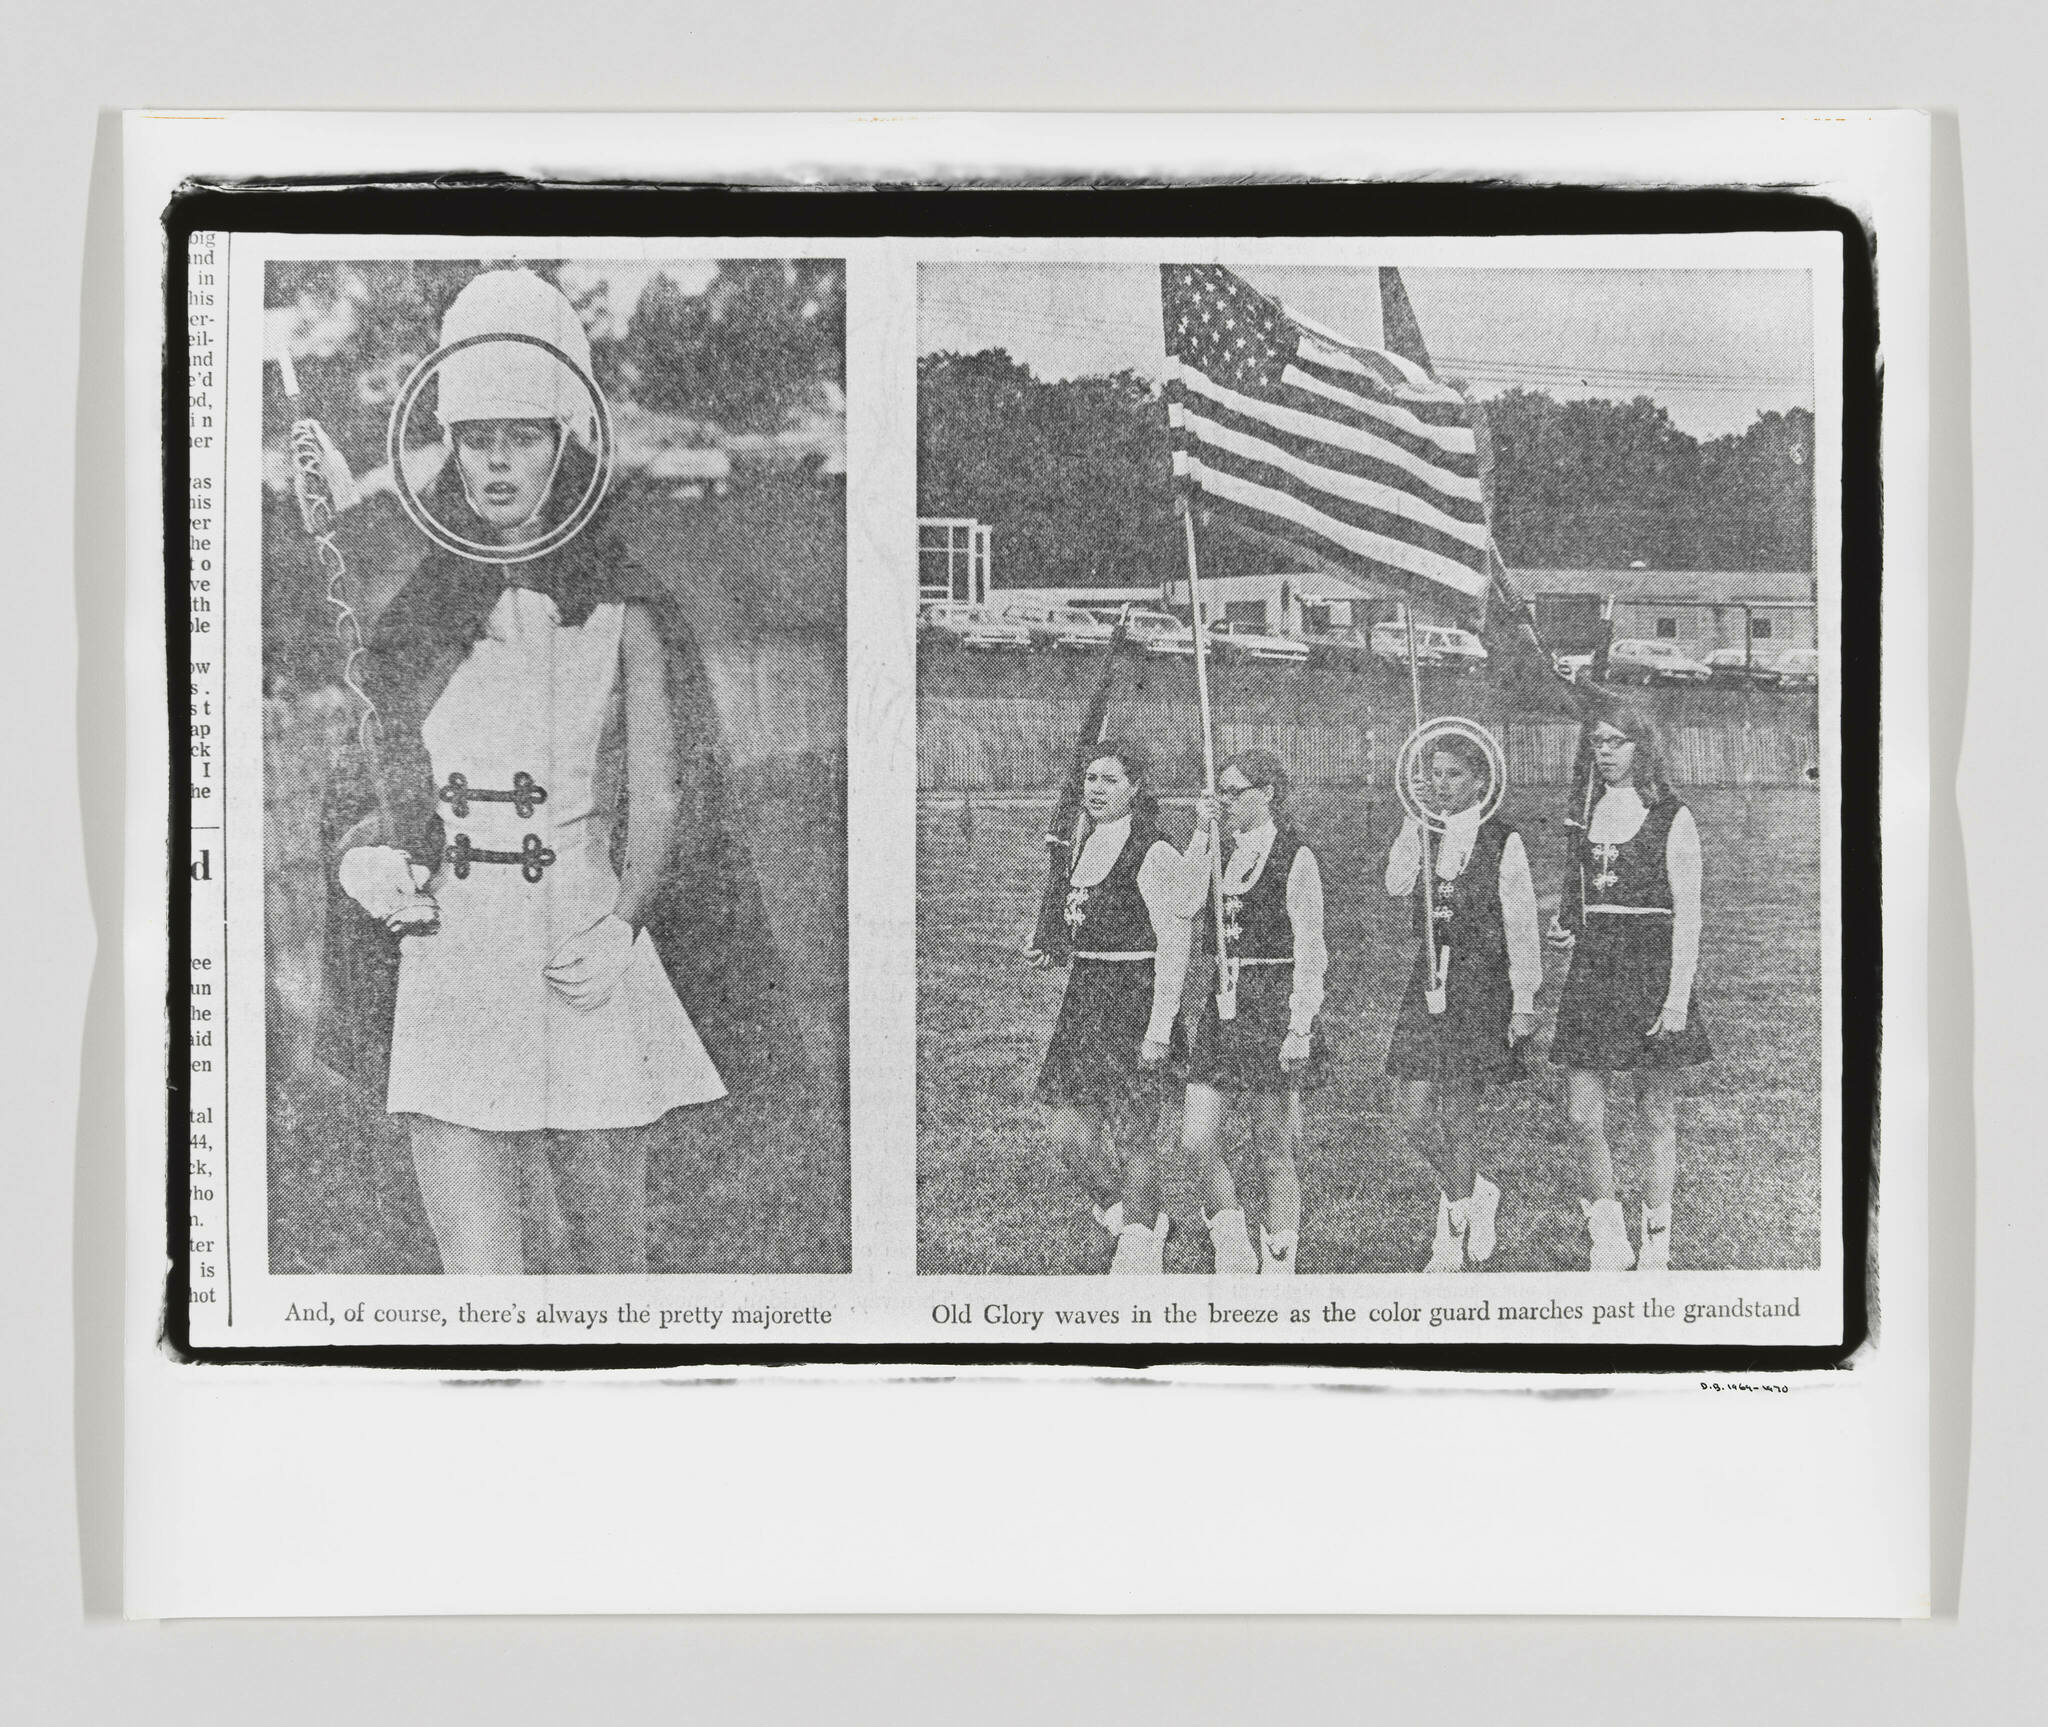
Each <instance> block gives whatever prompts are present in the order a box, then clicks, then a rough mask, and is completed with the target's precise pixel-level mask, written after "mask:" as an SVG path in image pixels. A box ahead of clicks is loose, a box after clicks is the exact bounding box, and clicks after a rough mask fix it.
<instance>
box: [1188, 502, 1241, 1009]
mask: <svg viewBox="0 0 2048 1727" xmlns="http://www.w3.org/2000/svg"><path fill="white" fill-rule="evenodd" d="M1180 525H1181V531H1182V533H1183V535H1184V536H1185V538H1186V540H1187V548H1188V609H1189V612H1190V613H1191V614H1192V616H1193V618H1194V625H1195V697H1196V700H1197V702H1198V703H1199V705H1200V707H1201V710H1202V789H1203V790H1204V791H1206V792H1207V793H1208V794H1209V796H1210V797H1211V798H1212V799H1213V798H1214V797H1215V795H1216V735H1215V727H1214V724H1213V721H1212V719H1211V716H1210V710H1209V651H1208V627H1207V625H1206V624H1205V622H1204V621H1203V616H1204V614H1203V608H1202V572H1201V566H1200V565H1199V564H1198V563H1197V562H1196V559H1195V507H1194V502H1193V500H1192V499H1190V498H1188V497H1186V496H1183V497H1182V498H1181V500H1180ZM1209 909H1210V912H1211V914H1212V915H1213V916H1214V918H1215V920H1216V1017H1217V1018H1218V1019H1235V1018H1236V1017H1237V989H1236V987H1235V986H1234V985H1233V984H1232V982H1231V977H1230V947H1229V941H1228V934H1227V931H1226V930H1225V928H1224V921H1223V834H1222V832H1221V830H1220V829H1218V830H1217V831H1215V832H1213V833H1212V834H1211V835H1210V836H1209Z"/></svg>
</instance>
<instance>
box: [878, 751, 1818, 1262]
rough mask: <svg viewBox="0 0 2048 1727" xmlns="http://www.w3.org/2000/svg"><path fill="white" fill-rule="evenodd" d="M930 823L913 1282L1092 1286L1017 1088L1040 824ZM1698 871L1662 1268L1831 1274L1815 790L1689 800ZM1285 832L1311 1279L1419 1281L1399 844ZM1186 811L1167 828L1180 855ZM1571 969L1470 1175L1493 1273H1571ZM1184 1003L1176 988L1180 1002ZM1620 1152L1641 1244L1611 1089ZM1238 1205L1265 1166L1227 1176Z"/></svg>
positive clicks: (1557, 977)
mask: <svg viewBox="0 0 2048 1727" xmlns="http://www.w3.org/2000/svg"><path fill="white" fill-rule="evenodd" d="M1049 801H1050V800H1049V799H1047V800H1039V801H1033V802H1031V803H1029V804H1028V805H1023V804H1014V803H1006V804H1002V805H991V804H987V803H984V802H982V801H979V800H977V801H975V802H974V803H973V804H972V805H971V806H970V807H969V809H967V810H965V811H963V808H962V804H961V800H960V799H959V798H958V797H957V796H956V797H951V798H943V799H941V798H933V799H928V800H927V802H926V806H925V807H924V809H923V810H922V811H921V815H920V824H919V888H918V909H919V919H918V979H919V989H918V1269H919V1270H920V1271H922V1272H926V1273H960V1274H975V1273H983V1274H994V1273H1002V1274H1012V1275H1016V1274H1034V1273H1036V1274H1071V1273H1080V1272H1095V1271H1101V1270H1103V1269H1104V1268H1105V1267H1106V1265H1107V1263H1108V1259H1109V1238H1108V1237H1107V1236H1106V1235H1104V1233H1103V1232H1102V1231H1101V1230H1100V1229H1099V1228H1098V1227H1097V1226H1096V1225H1095V1223H1094V1222H1093V1220H1092V1219H1091V1218H1090V1217H1089V1215H1088V1209H1087V1206H1086V1204H1085V1203H1084V1202H1083V1200H1082V1197H1081V1195H1080V1193H1079V1192H1078V1191H1077V1190H1076V1188H1075V1187H1074V1185H1073V1183H1072V1182H1071V1180H1070V1179H1069V1178H1068V1176H1067V1174H1066V1171H1065V1168H1064V1166H1063V1165H1062V1164H1061V1162H1060V1160H1059V1157H1058V1154H1057V1153H1056V1151H1055V1150H1054V1149H1053V1146H1052V1144H1051V1141H1050V1140H1049V1138H1048V1137H1047V1136H1046V1134H1045V1131H1044V1128H1043V1125H1042V1123H1041V1121H1040V1119H1039V1111H1038V1109H1037V1106H1036V1105H1035V1103H1034V1102H1033V1101H1032V1096H1031V1089H1032V1085H1033V1083H1034V1081H1035V1080H1036V1078H1037V1074H1038V1064H1039V1061H1040V1058H1041V1057H1042V1056H1043V1054H1044V1050H1045V1043H1046V1039H1047V1038H1048V1036H1049V1035H1050V1033H1051V1028H1052V1021H1053V1016H1054V1013H1055V1012H1056V1010H1057V1008H1058V1004H1059V994H1060V990H1061V989H1062V987H1063V986H1064V983H1065V973H1064V972H1054V973H1051V974H1049V975H1047V974H1039V973H1035V972H1033V971H1032V970H1031V969H1030V968H1029V967H1028V966H1026V965H1025V964H1024V962H1023V960H1022V959H1021V958H1020V957H1019V949H1020V948H1021V947H1022V945H1023V940H1024V937H1025V936H1026V935H1027V934H1028V933H1029V927H1030V921H1031V917H1032V914H1033V912H1034V911H1035V908H1036V904H1037V895H1038V892H1039V889H1040V886H1041V884H1042V882H1043V872H1044V863H1043V855H1044V847H1043V843H1042V840H1041V838H1040V836H1041V835H1042V833H1043V831H1044V826H1043V824H1044V820H1045V807H1044V806H1045V804H1046V803H1047V802H1049ZM1687 801H1688V802H1689V803H1690V804H1691V805H1692V807H1693V810H1694V812H1695V814H1696V815H1697V817H1698V820H1699V823H1700V830H1701V836H1702V839H1703V842H1704V846H1705V854H1706V885H1705V899H1706V918H1705V925H1706V927H1705V935H1704V940H1703V943H1702V953H1701V959H1700V972H1699V985H1698V1002H1699V1007H1700V1011H1701V1012H1702V1013H1703V1015H1704V1017H1705V1020H1706V1023H1707V1027H1708V1030H1709V1033H1710V1035H1711V1037H1712V1039H1713V1043H1714V1049H1715V1059H1714V1061H1713V1062H1712V1063H1711V1064H1710V1065H1708V1066H1706V1067H1704V1068H1701V1069H1696V1070H1694V1072H1693V1073H1692V1074H1691V1075H1689V1076H1688V1078H1687V1080H1686V1081H1685V1088H1684V1095H1683V1097H1682V1099H1681V1101H1680V1105H1679V1170H1678V1193H1677V1202H1676V1207H1675V1211H1674V1218H1673V1225H1672V1233H1673V1249H1672V1263H1673V1265H1674V1266H1677V1267H1684V1268H1700V1267H1712V1268H1743V1269H1760V1268H1797V1267H1809V1266H1817V1265H1818V1264H1819V1263H1820V1171H1821V1146H1820V1126H1821V1122H1820V1087H1821V1071H1820V1061H1821V1045H1820V909H1819V908H1820V859H1819V819H1820V811H1819V799H1818V797H1817V795H1816V793H1815V792H1813V791H1812V790H1811V789H1808V788H1804V787H1790V788H1787V787H1774V788H1770V789H1767V790H1755V791H1750V792H1741V791H1700V792H1693V793H1688V794H1687ZM1296 804H1297V809H1296V815H1297V820H1298V822H1299V825H1300V827H1301V829H1302V832H1303V834H1304V836H1305V837H1306V838H1307V840H1308V841H1309V843H1310V844H1311V845H1312V846H1314V848H1315V849H1316V851H1317V852H1318V854H1319V855H1320V858H1321V862H1322V865H1323V876H1324V883H1325V893H1326V899H1327V906H1328V929H1327V934H1328V940H1329V947H1330V956H1331V959H1330V974H1329V980H1328V999H1327V1002H1326V1005H1325V1007H1324V1010H1323V1020H1322V1024H1323V1030H1324V1035H1325V1038H1326V1039H1327V1041H1328V1043H1329V1045H1330V1053H1331V1056H1332V1073H1331V1083H1330V1084H1329V1086H1328V1087H1327V1088H1325V1089H1324V1090H1322V1091H1320V1092H1318V1093H1315V1094H1313V1095H1312V1096H1311V1097H1310V1099H1309V1100H1308V1103H1307V1112H1306V1113H1307V1133H1306V1139H1305V1143H1304V1146H1303V1150H1302V1156H1301V1166H1300V1173H1301V1180H1302V1195H1303V1214H1304V1223H1303V1231H1302V1242H1301V1258H1300V1267H1301V1270H1302V1271H1303V1272H1304V1273H1310V1274H1313V1273H1319V1272H1320V1273H1331V1272H1397V1271H1416V1270H1419V1269H1420V1268H1421V1266H1422V1263H1423V1261H1424V1260H1425V1259H1427V1258H1428V1256H1429V1242H1430V1234H1431V1230H1432V1228H1433V1225H1434V1218H1435V1211H1436V1183H1435V1178H1434V1176H1433V1175H1432V1174H1431V1172H1430V1170H1429V1167H1428V1165H1427V1164H1426V1163H1425V1162H1424V1161H1423V1159H1422V1157H1421V1156H1420V1154H1419V1153H1417V1152H1415V1151H1413V1150H1411V1149H1410V1148H1409V1147H1408V1146H1407V1145H1406V1144H1404V1143H1403V1142H1402V1137H1401V1134H1400V1131H1399V1129H1398V1127H1397V1125H1396V1122H1395V1120H1394V1117H1393V1114H1392V1106H1393V1098H1392V1094H1391V1082H1389V1081H1388V1080H1386V1079H1385V1078H1384V1077H1383V1076H1382V1074H1381V1070H1380V1069H1381V1060H1382V1058H1383V1056H1384V1054H1385V1049H1386V1040H1387V1036H1388V1033H1389V1031H1390V1030H1391V1028H1392V1024H1393V1013H1394V1007H1395V1004H1396V1002H1397V1001H1398V999H1399V997H1400V992H1401V989H1402V987H1403V985H1404V984H1405V983H1406V981H1407V975H1408V969H1409V966H1410V964H1411V963H1412V961H1413V957H1414V944H1413V940H1412V938H1411V936H1410V934H1409V925H1408V915H1409V914H1408V911H1407V908H1406V905H1405V904H1404V903H1402V902H1397V901H1392V900H1389V899H1388V898H1387V896H1386V895H1385V893H1384V892H1383V891H1381V888H1380V882H1379V876H1380V870H1381V865H1382V861H1383V859H1384V856H1385V847H1386V845H1387V843H1388V842H1389V841H1390V840H1391V838H1392V836H1393V832H1394V830H1395V828H1396V826H1397V825H1398V815H1397V812H1396V810H1395V806H1394V804H1393V800H1392V798H1391V796H1389V795H1388V794H1386V793H1384V792H1377V791H1375V792H1370V793H1366V792H1349V791H1326V792H1320V793H1319V792H1316V791H1303V792H1301V793H1299V794H1298V795H1297V799H1296ZM1559 812H1560V796H1559V793H1557V792H1556V791H1542V792H1538V793H1534V794H1530V795H1528V796H1526V797H1525V798H1523V799H1521V800H1519V801H1517V800H1515V799H1510V803H1509V807H1508V810H1507V812H1506V813H1507V815H1508V816H1509V817H1510V818H1511V819H1512V820H1514V821H1515V822H1516V823H1517V825H1518V826H1520V827H1521V828H1522V830H1523V833H1524V835H1525V839H1526V841H1527V843H1528V844H1529V847H1530V858H1531V863H1532V865H1533V866H1534V870H1535V875H1536V885H1537V892H1538V895H1539V897H1540V898H1541V899H1542V901H1543V908H1542V909H1543V915H1544V917H1545V919H1546V920H1547V918H1548V916H1549V912H1550V909H1551V906H1552V904H1553V903H1554V900H1555V896H1556V889H1557V878H1558V873H1559V869H1560V860H1561V857H1562V853H1563V845H1562V840H1561V838H1560V832H1559V828H1558V826H1557V817H1558V814H1559ZM1188 822H1189V817H1188V814H1187V813H1186V811H1185V809H1178V810H1176V809H1174V808H1172V807H1169V811H1168V817H1167V824H1166V825H1167V827H1168V831H1169V834H1170V835H1171V836H1172V837H1173V838H1175V839H1176V840H1177V841H1178V840H1184V839H1185V837H1186V830H1187V826H1188ZM1564 969H1565V967H1564V964H1563V962H1560V961H1557V960H1554V959H1553V960H1551V961H1550V962H1549V968H1548V973H1547V975H1546V977H1545V980H1544V989H1543V995H1542V998H1541V1000H1540V1001H1539V1003H1538V1007H1539V1011H1540V1012H1541V1013H1542V1015H1543V1018H1544V1032H1543V1034H1542V1036H1541V1037H1540V1038H1539V1039H1538V1045H1537V1049H1536V1051H1535V1052H1534V1055H1533V1056H1532V1059H1531V1063H1530V1067H1531V1078H1530V1079H1529V1081H1528V1082H1527V1083H1525V1084H1523V1085H1520V1086H1516V1087H1513V1088H1511V1089H1508V1090H1505V1091H1500V1090H1496V1091H1495V1092H1493V1093H1492V1094H1491V1101H1490V1102H1489V1104H1488V1106H1487V1108H1486V1111H1485V1123H1486V1131H1487V1135H1488V1140H1489V1143H1490V1147H1491V1149H1490V1151H1489V1152H1488V1153H1487V1154H1486V1156H1485V1157H1484V1158H1483V1160H1482V1165H1481V1167H1482V1168H1483V1169H1484V1170H1486V1172H1487V1173H1488V1174H1490V1175H1491V1176H1492V1177H1493V1178H1494V1179H1495V1180H1496V1181H1498V1182H1499V1183H1500V1185H1501V1187H1502V1189H1503V1191H1504V1198H1503V1199H1502V1201H1501V1211H1500V1245H1499V1248H1498V1250H1497V1252H1496V1254H1495V1256H1494V1258H1493V1260H1492V1262H1491V1267H1490V1268H1491V1269H1495V1270H1502V1271H1555V1270H1568V1269H1583V1268H1584V1266H1585V1263H1586V1258H1585V1254H1586V1237H1585V1231H1584V1228H1583V1225H1582V1223H1581V1221H1580V1214H1579V1208H1578V1199H1577V1196H1578V1192H1579V1189H1578V1184H1577V1176H1576V1173H1575V1168H1576V1162H1577V1159H1576V1156H1575V1154H1574V1153H1573V1151H1572V1149H1571V1147H1570V1145H1569V1144H1568V1142H1567V1140H1566V1128H1565V1120H1564V1111H1563V1102H1562V1085H1561V1081H1560V1078H1559V1076H1558V1074H1557V1071H1556V1070H1555V1069H1553V1068H1552V1067H1551V1066H1550V1065H1549V1063H1548V1060H1547V1046H1548V1038H1549V1021H1550V1017H1551V1015H1552V1013H1553V1012H1554V1010H1555V1007H1556V1002H1557V992H1558V988H1559V986H1560V984H1561V982H1562V979H1563V974H1564ZM1192 987H1199V986H1198V985H1197V984H1195V983H1193V982H1192V981H1191V988H1192ZM1616 1090H1617V1094H1618V1095H1617V1097H1616V1100H1615V1103H1614V1105H1613V1107H1611V1108H1610V1110H1609V1132H1610V1135H1611V1137H1612V1140H1613V1144H1614V1149H1615V1163H1616V1172H1617V1175H1618V1176H1619V1178H1620V1180H1621V1183H1622V1190H1623V1195H1624V1206H1625V1208H1626V1209H1627V1211H1628V1213H1629V1216H1630V1220H1631V1228H1632V1229H1633V1225H1634V1221H1635V1213H1636V1197H1635V1196H1636V1193H1637V1191H1638V1190H1637V1189H1636V1188H1635V1187H1634V1185H1633V1181H1634V1156H1635V1153H1636V1149H1637V1124H1636V1114H1635V1109H1634V1105H1633V1101H1632V1099H1631V1098H1630V1096H1629V1090H1628V1087H1627V1086H1626V1084H1625V1083H1624V1084H1622V1085H1619V1086H1617V1088H1616ZM1177 1127H1178V1110H1177V1109H1176V1108H1173V1107H1169V1108H1168V1109H1167V1110H1166V1111H1164V1112H1162V1121H1161V1134H1162V1144H1163V1145H1164V1146H1165V1147H1166V1148H1167V1149H1166V1155H1165V1157H1164V1162H1163V1180H1164V1186H1165V1196H1166V1205H1167V1209H1168V1210H1169V1211H1170V1212H1171V1213H1172V1216H1173V1219H1174V1230H1173V1234H1172V1236H1171V1238H1170V1240H1169V1242H1168V1247H1167V1256H1166V1263H1167V1269H1168V1270H1170V1271H1181V1272H1207V1271H1208V1270H1209V1246H1208V1239H1207V1236H1206V1233H1205V1232H1204V1230H1203V1228H1202V1218H1201V1201H1200V1195H1199V1193H1198V1192H1197V1190H1196V1187H1195V1183H1194V1179H1193V1174H1192V1172H1191V1171H1190V1170H1188V1169H1187V1168H1185V1167H1183V1165H1182V1160H1181V1158H1180V1156H1179V1153H1178V1150H1177V1147H1176V1144H1175V1140H1174V1137H1173V1136H1174V1135H1175V1133H1176V1131H1177ZM1237 1164H1238V1170H1239V1180H1240V1186H1241V1190H1242V1191H1243V1192H1244V1193H1245V1195H1246V1200H1247V1205H1248V1207H1250V1208H1252V1209H1253V1210H1254V1213H1255V1211H1256V1207H1257V1205H1258V1203H1259V1195H1258V1192H1257V1173H1256V1167H1255V1164H1254V1163H1253V1162H1252V1160H1250V1159H1249V1158H1244V1157H1242V1156H1240V1157H1239V1158H1238V1160H1237Z"/></svg>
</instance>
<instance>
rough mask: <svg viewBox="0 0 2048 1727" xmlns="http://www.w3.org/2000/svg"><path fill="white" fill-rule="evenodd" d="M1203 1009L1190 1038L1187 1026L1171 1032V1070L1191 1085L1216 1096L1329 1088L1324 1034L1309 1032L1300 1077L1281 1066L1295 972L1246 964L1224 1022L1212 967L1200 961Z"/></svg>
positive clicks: (1284, 967) (1288, 968)
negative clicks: (1211, 1089) (1203, 1087)
mask: <svg viewBox="0 0 2048 1727" xmlns="http://www.w3.org/2000/svg"><path fill="white" fill-rule="evenodd" d="M1201 963H1203V965H1204V967H1205V969H1204V972H1203V982H1204V983H1205V984H1207V985H1208V986H1209V987H1208V988H1206V989H1205V990H1204V991H1203V994H1202V1005H1201V1007H1200V1009H1198V1010H1197V1012H1196V1014H1195V1022H1194V1034H1193V1036H1192V1037H1190V1036H1189V1035H1188V1030H1187V1025H1186V1022H1185V1021H1180V1022H1176V1024H1175V1025H1174V1028H1173V1038H1174V1067H1175V1070H1176V1072H1178V1073H1179V1075H1180V1076H1181V1077H1182V1078H1183V1079H1185V1080H1186V1081H1187V1082H1188V1083H1189V1084H1191V1085H1211V1086H1214V1087H1215V1088H1216V1089H1217V1090H1218V1091H1259V1092H1273V1093H1280V1092H1289V1091H1315V1090H1317V1089H1319V1088H1320V1087H1322V1086H1324V1085H1327V1084H1328V1083H1329V1068H1330V1058H1329V1054H1328V1052H1327V1051H1326V1050H1325V1049H1324V1048H1323V1039H1322V1034H1321V1033H1320V1032H1319V1031H1311V1032H1310V1034H1309V1045H1308V1065H1307V1066H1306V1067H1305V1068H1303V1069H1302V1070H1301V1071H1300V1072H1298V1073H1284V1072H1282V1071H1281V1067H1280V1046H1281V1044H1283V1043H1284V1042H1286V1040H1287V1032H1288V1029H1289V1026H1290V1023H1291V1014H1290V1007H1291V1004H1292V1001H1293V996H1294V968H1293V967H1292V966H1288V965H1248V966H1243V967H1241V968H1240V969H1239V971H1238V974H1237V1016H1236V1017H1235V1018H1234V1019H1229V1020H1226V1019H1224V1018H1223V1017H1222V1016H1221V1015H1220V1014H1218V1013H1217V1011H1216V991H1215V987H1214V984H1215V962H1214V961H1204V962H1201Z"/></svg>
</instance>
